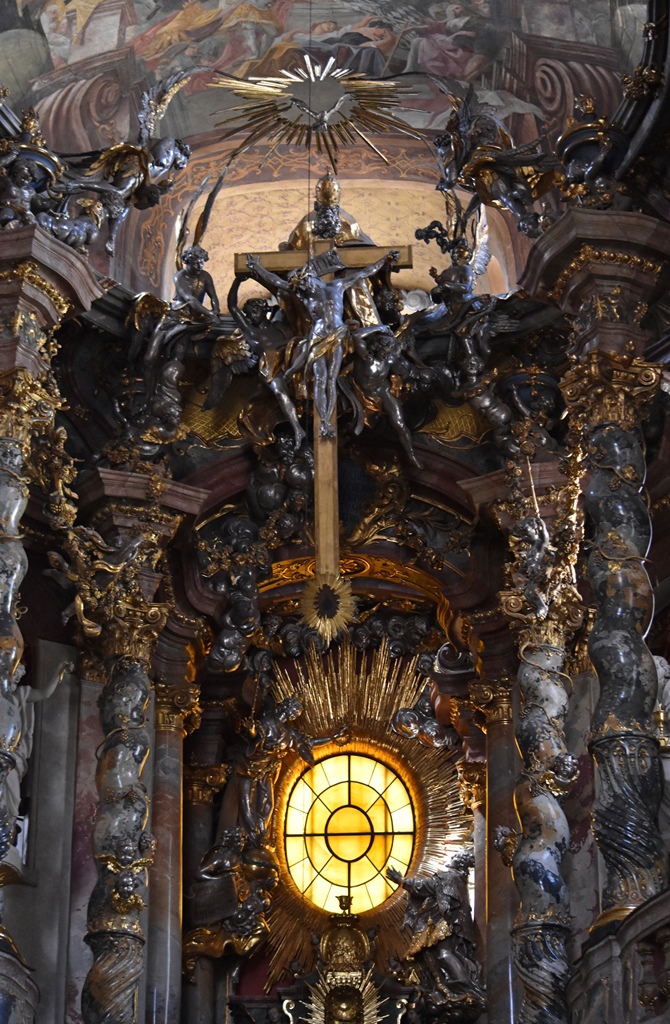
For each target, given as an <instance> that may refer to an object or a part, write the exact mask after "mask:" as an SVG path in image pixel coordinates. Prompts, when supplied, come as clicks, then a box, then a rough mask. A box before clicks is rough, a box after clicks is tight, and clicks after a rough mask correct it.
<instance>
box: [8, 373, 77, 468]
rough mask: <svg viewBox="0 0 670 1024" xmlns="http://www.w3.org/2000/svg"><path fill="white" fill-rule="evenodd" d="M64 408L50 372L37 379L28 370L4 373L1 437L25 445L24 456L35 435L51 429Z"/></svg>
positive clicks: (23, 446)
mask: <svg viewBox="0 0 670 1024" xmlns="http://www.w3.org/2000/svg"><path fill="white" fill-rule="evenodd" d="M45 369H46V364H45ZM62 405H63V400H62V398H61V397H60V395H59V394H58V389H57V387H56V384H55V381H53V379H52V378H51V377H50V376H48V375H47V373H45V374H44V375H43V376H42V377H40V378H37V377H34V376H33V375H32V374H31V373H29V372H28V370H26V369H25V368H24V367H13V368H12V369H10V370H5V371H3V372H0V437H4V438H11V439H12V441H13V443H14V444H18V445H21V447H22V448H23V449H24V454H26V455H27V454H28V451H29V447H30V442H31V438H32V437H33V435H34V434H36V433H40V432H42V431H44V430H46V429H47V428H49V427H50V426H51V424H52V423H53V418H54V415H55V412H56V410H57V409H59V408H60V407H61V406H62Z"/></svg>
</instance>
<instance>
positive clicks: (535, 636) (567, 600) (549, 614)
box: [498, 583, 584, 650]
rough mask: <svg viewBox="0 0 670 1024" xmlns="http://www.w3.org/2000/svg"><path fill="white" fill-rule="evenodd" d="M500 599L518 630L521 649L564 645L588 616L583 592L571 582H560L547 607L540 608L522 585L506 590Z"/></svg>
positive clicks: (514, 627) (506, 613)
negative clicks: (585, 615)
mask: <svg viewBox="0 0 670 1024" xmlns="http://www.w3.org/2000/svg"><path fill="white" fill-rule="evenodd" d="M498 599H499V601H500V607H501V610H502V612H503V614H504V615H505V616H506V618H507V619H509V622H510V625H511V627H512V629H514V630H515V631H516V633H517V642H518V646H519V649H520V650H523V649H524V648H525V647H528V646H539V645H542V644H548V645H549V646H551V647H564V646H565V644H566V642H567V639H568V637H569V636H570V634H572V633H575V632H576V631H577V630H578V629H579V628H580V626H581V625H582V622H583V620H584V606H583V603H582V599H581V595H580V593H579V591H578V590H577V588H576V587H575V586H573V585H571V584H568V583H563V584H560V583H559V584H558V585H557V586H556V587H555V589H554V592H553V593H551V594H550V595H549V601H548V602H546V607H541V608H540V609H538V608H537V607H535V606H534V605H533V604H532V603H531V602H530V601H529V600H528V595H527V593H526V592H525V591H524V590H522V589H521V588H516V589H514V590H503V591H501V592H500V593H499V594H498Z"/></svg>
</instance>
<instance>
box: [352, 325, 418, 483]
mask: <svg viewBox="0 0 670 1024" xmlns="http://www.w3.org/2000/svg"><path fill="white" fill-rule="evenodd" d="M351 337H352V339H353V342H354V352H355V358H354V367H353V379H354V384H355V385H356V388H357V390H358V391H359V392H360V394H361V396H362V399H363V405H364V408H366V409H369V408H370V407H371V408H372V409H373V412H384V413H385V414H386V416H387V418H388V420H389V422H390V424H391V426H392V427H393V429H394V430H395V432H396V434H397V435H398V438H399V440H400V443H401V445H402V446H403V448H404V449H405V453H406V455H407V458H408V459H409V461H410V462H411V463H412V465H413V466H416V467H417V469H421V463H420V462H419V460H418V458H417V457H416V454H415V452H414V447H413V445H412V435H411V434H410V432H409V430H408V429H407V425H406V424H405V419H404V416H403V412H402V406H401V404H400V401H399V399H398V397H397V395H396V393H395V389H394V387H393V384H392V380H391V377H392V376H395V377H397V378H399V379H400V380H401V381H403V383H404V382H407V381H409V380H410V379H411V378H412V376H413V375H414V368H413V367H412V364H411V363H410V362H409V360H407V359H406V358H405V356H404V355H403V352H402V343H401V342H400V341H399V340H398V338H396V336H395V335H394V334H393V332H392V331H391V329H390V328H389V327H386V326H385V325H384V324H372V325H371V326H368V327H359V326H358V325H356V327H355V328H354V329H353V330H352V332H351Z"/></svg>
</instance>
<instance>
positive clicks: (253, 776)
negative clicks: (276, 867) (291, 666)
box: [224, 652, 349, 847]
mask: <svg viewBox="0 0 670 1024" xmlns="http://www.w3.org/2000/svg"><path fill="white" fill-rule="evenodd" d="M271 668H272V662H271V659H270V656H269V655H268V654H266V652H259V653H258V655H257V658H256V665H255V671H256V673H257V679H258V689H259V691H260V692H259V703H260V712H259V714H258V715H257V716H256V717H253V718H251V719H250V720H247V721H246V722H244V723H242V731H241V736H242V737H243V740H244V744H243V747H242V748H241V749H240V750H239V751H238V761H237V764H236V766H235V774H234V775H233V776H231V780H230V782H229V785H232V786H234V787H235V790H236V792H237V797H238V813H239V824H240V826H241V827H242V828H243V829H244V831H245V833H246V834H247V836H249V839H250V842H252V843H253V844H255V845H256V846H260V847H262V846H265V845H266V843H267V839H268V834H269V829H270V822H271V820H272V812H273V809H274V787H275V782H276V779H277V775H278V773H279V769H280V767H281V762H282V761H283V759H284V758H285V757H286V755H287V754H288V753H289V751H291V750H294V751H295V752H296V753H297V754H299V755H300V757H301V758H302V759H303V761H306V762H307V763H308V764H314V755H313V753H312V751H313V750H314V749H315V748H316V747H319V746H323V744H325V743H331V742H336V743H346V742H347V740H348V738H349V731H348V729H347V728H346V727H342V728H340V729H338V730H337V731H336V732H334V733H333V734H332V735H328V736H322V737H317V738H313V737H309V736H306V735H305V734H304V733H303V732H300V730H299V729H297V728H296V727H295V725H294V724H293V723H294V722H295V721H296V719H298V718H300V716H301V715H302V711H303V706H302V701H301V700H300V698H299V697H297V696H293V697H287V698H286V699H285V700H282V701H279V702H278V703H277V702H276V701H275V699H274V697H273V696H272V692H271V686H272V677H271V675H270V670H271ZM224 807H225V799H224Z"/></svg>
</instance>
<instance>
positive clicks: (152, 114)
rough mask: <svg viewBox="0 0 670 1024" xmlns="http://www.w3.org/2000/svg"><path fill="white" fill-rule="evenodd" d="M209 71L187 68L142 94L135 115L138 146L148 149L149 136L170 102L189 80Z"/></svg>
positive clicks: (200, 67)
mask: <svg viewBox="0 0 670 1024" xmlns="http://www.w3.org/2000/svg"><path fill="white" fill-rule="evenodd" d="M211 70H212V69H211V68H208V67H206V66H204V65H203V66H198V67H194V68H189V69H188V70H187V71H183V70H182V71H175V72H174V74H172V75H168V76H167V78H162V79H161V81H160V82H157V83H156V85H152V86H151V88H150V89H147V90H146V92H143V93H142V98H141V100H140V109H139V112H138V115H137V121H138V124H139V126H140V127H139V132H138V135H137V141H138V142H139V144H140V146H143V147H144V148H145V149H147V148H148V146H149V141H150V139H151V136H152V135H153V133H154V132H155V130H156V125H157V124H158V122H159V121H160V120H161V118H162V117H163V116H164V114H165V111H166V110H167V108H168V105H169V103H170V100H171V99H172V98H173V96H176V94H177V93H178V92H179V90H180V89H182V88H183V87H184V86H185V85H186V83H187V82H188V80H189V78H192V77H193V75H197V74H201V73H202V72H203V71H208V72H210V74H211Z"/></svg>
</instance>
